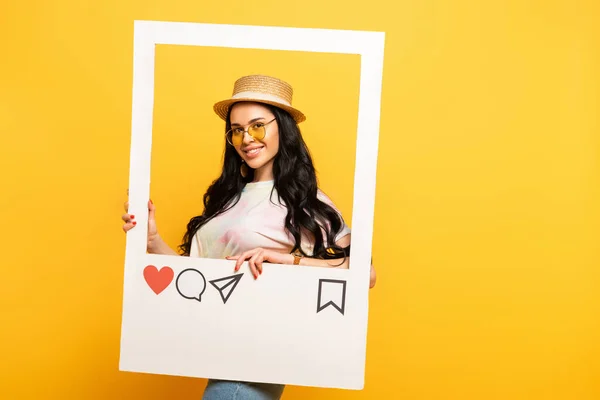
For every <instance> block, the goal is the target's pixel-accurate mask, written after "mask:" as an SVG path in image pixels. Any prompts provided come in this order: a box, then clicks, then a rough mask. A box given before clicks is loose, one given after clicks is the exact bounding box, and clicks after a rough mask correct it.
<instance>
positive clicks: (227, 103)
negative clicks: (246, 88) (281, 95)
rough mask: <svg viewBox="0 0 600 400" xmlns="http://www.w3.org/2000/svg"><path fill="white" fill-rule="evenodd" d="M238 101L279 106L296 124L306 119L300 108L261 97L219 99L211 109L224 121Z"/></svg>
mask: <svg viewBox="0 0 600 400" xmlns="http://www.w3.org/2000/svg"><path fill="white" fill-rule="evenodd" d="M240 102H251V103H263V104H270V105H272V106H275V107H279V108H281V109H283V110H285V111H287V112H288V113H289V114H290V115H291V116H292V118H293V119H294V121H296V123H297V124H299V123H300V122H303V121H305V120H306V116H305V115H304V114H303V113H302V112H301V111H300V110H297V109H295V108H294V107H290V106H288V105H286V104H282V103H278V102H276V101H270V100H262V99H252V98H239V99H227V100H223V101H219V102H218V103H215V105H214V106H213V109H214V111H215V113H217V115H218V116H219V117H220V118H221V119H222V120H223V121H225V120H227V113H228V112H229V108H230V107H231V106H232V105H234V104H235V103H240Z"/></svg>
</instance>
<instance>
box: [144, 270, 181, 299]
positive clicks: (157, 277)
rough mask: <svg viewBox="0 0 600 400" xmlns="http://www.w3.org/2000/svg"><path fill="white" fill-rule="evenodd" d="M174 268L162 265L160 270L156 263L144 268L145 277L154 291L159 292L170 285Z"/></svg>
mask: <svg viewBox="0 0 600 400" xmlns="http://www.w3.org/2000/svg"><path fill="white" fill-rule="evenodd" d="M173 275H174V274H173V270H172V269H171V268H169V267H162V268H161V269H160V271H159V270H158V269H157V268H156V267H155V266H154V265H148V266H147V267H146V268H144V279H146V283H147V284H148V286H150V289H152V290H153V291H154V293H156V294H159V293H160V292H162V291H163V290H165V289H166V288H167V286H169V284H170V283H171V281H172V280H173Z"/></svg>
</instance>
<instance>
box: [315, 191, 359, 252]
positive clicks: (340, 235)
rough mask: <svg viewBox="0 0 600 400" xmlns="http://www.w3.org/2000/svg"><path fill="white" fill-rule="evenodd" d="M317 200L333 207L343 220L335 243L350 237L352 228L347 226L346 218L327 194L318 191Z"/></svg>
mask: <svg viewBox="0 0 600 400" xmlns="http://www.w3.org/2000/svg"><path fill="white" fill-rule="evenodd" d="M317 198H318V199H319V200H321V201H323V202H325V203H327V204H328V205H329V206H331V207H333V209H334V210H335V211H336V212H337V213H338V214H339V215H340V218H342V229H341V230H340V232H339V233H338V234H337V236H336V237H335V241H336V242H337V241H338V240H340V239H341V238H343V237H344V236H346V235H348V234H349V233H350V232H351V230H350V227H349V226H348V225H347V224H346V221H345V219H344V217H343V216H342V213H341V212H340V210H339V209H338V208H337V207H336V206H335V204H334V203H333V201H332V200H331V199H330V198H329V196H327V195H326V194H325V193H323V192H322V191H321V189H319V190H318V191H317Z"/></svg>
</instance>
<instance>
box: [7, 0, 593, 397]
mask: <svg viewBox="0 0 600 400" xmlns="http://www.w3.org/2000/svg"><path fill="white" fill-rule="evenodd" d="M86 3H87V4H86ZM492 3H493V4H492ZM599 8H600V7H599V6H598V5H597V3H596V4H595V3H594V2H593V1H587V2H586V1H566V0H562V1H559V0H557V1H516V0H515V1H505V2H478V1H419V2H416V1H415V2H390V1H369V2H364V3H358V2H357V3H348V2H342V1H331V2H323V1H312V0H310V1H305V2H301V3H291V2H288V3H282V2H279V1H271V0H266V1H264V2H242V1H238V0H232V1H229V2H223V3H221V4H218V3H217V2H210V3H203V2H197V1H173V2H167V1H163V0H157V1H154V2H142V1H131V2H127V3H124V2H117V1H112V0H109V1H103V2H93V3H92V2H78V1H74V0H62V1H54V2H42V1H29V2H25V1H23V2H17V1H12V2H6V1H5V2H3V3H2V5H0V45H1V56H0V167H1V169H0V171H1V172H0V188H1V196H0V213H1V214H0V221H1V224H2V228H3V229H2V233H1V235H2V242H1V243H2V247H1V249H2V255H3V259H2V270H1V271H2V286H1V287H2V292H1V293H2V295H1V297H0V299H1V303H0V307H1V308H0V317H1V327H0V359H1V360H2V361H1V362H0V398H3V399H4V398H6V399H21V398H32V399H33V398H35V399H66V398H69V399H71V398H73V399H95V398H98V399H105V398H113V399H131V398H140V399H165V398H178V399H198V398H200V396H201V393H202V388H203V386H204V381H203V380H196V379H190V378H181V377H168V376H158V375H138V374H131V373H122V372H119V371H118V353H119V332H120V316H121V314H120V312H121V294H122V275H123V273H122V268H123V261H124V244H125V235H124V234H123V232H122V231H120V226H121V222H120V220H119V216H120V214H121V213H122V208H121V207H122V203H123V201H124V200H125V196H124V194H125V191H126V188H127V185H128V169H129V138H130V137H129V135H130V116H131V71H132V32H133V20H134V19H156V20H172V21H193V22H214V23H233V24H254V25H273V26H298V27H317V28H339V29H361V30H377V31H385V32H386V34H387V40H386V59H385V70H384V79H383V83H384V86H383V98H382V124H381V141H380V153H379V162H378V167H379V169H378V181H377V198H376V214H375V232H374V258H375V263H376V266H377V271H378V277H379V281H378V284H377V287H376V288H375V289H374V290H372V291H371V293H370V316H369V335H368V353H367V373H366V388H365V390H364V391H361V392H347V391H340V390H325V389H315V388H296V387H291V388H288V390H287V392H286V394H285V396H284V398H286V399H305V398H311V399H395V398H398V399H418V400H422V399H561V400H562V399H577V400H579V399H586V400H587V399H597V398H600V384H599V383H598V382H599V381H600V362H599V361H598V360H599V359H600V344H599V343H600V341H599V340H598V338H599V336H600V335H599V334H600V323H599V321H600V291H599V289H600V274H599V273H598V266H599V265H600V251H599V247H600V228H599V226H600V213H599V208H600V207H599V204H600V203H599V202H600V193H599V185H598V184H599V178H600V175H599V173H600V165H599V163H598V151H599V149H600V141H599V133H600V132H599V130H600V127H599V123H598V110H599V109H600V107H599V105H600V104H599V101H598V99H599V95H600V78H599V77H598V71H600V54H599V53H600V39H598V38H600V28H598V27H597V26H594V22H596V21H597V20H598V17H599V16H600V9H599ZM217 53H218V55H219V57H225V56H226V54H225V52H219V51H216V50H215V51H214V53H213V54H217ZM170 57H172V58H170ZM186 57H190V58H192V59H194V62H197V61H199V57H202V56H201V55H200V53H195V52H190V53H188V54H186V51H182V50H172V49H169V48H165V49H159V50H158V53H157V59H158V60H162V63H161V64H159V65H157V93H158V92H159V91H160V92H161V93H162V94H163V95H164V97H163V98H162V100H159V99H157V110H163V111H162V113H159V114H157V120H156V121H155V128H156V129H157V132H158V133H159V134H160V137H159V138H158V139H157V141H158V143H160V144H161V146H160V147H157V149H156V150H157V153H156V154H157V159H155V160H153V172H155V171H156V181H154V180H153V189H152V190H153V196H154V195H156V196H157V200H156V202H157V205H160V204H164V207H162V206H161V208H159V211H158V214H157V217H158V218H160V219H159V223H160V229H162V230H164V231H165V234H166V235H167V236H168V238H169V240H170V241H172V242H177V240H178V239H179V236H180V234H181V233H182V232H181V229H182V226H181V222H182V221H184V220H185V219H186V218H187V217H188V216H189V215H188V213H192V212H193V210H194V205H195V204H196V203H197V201H198V199H199V196H200V194H199V192H201V191H202V189H203V186H202V185H204V184H205V183H204V181H202V180H201V179H206V178H205V177H206V176H212V174H213V173H214V171H215V170H214V169H213V170H212V171H206V174H207V175H202V176H203V177H204V178H201V179H199V180H198V181H196V182H197V183H195V184H197V185H199V186H197V187H196V188H193V187H187V185H186V184H185V183H183V184H174V183H173V182H170V181H169V176H170V174H175V173H177V172H178V171H182V170H183V169H184V168H188V167H194V166H195V165H196V164H194V163H191V164H190V163H189V157H190V155H189V154H187V155H185V156H182V157H181V158H182V159H181V160H175V159H174V158H173V156H169V154H176V153H177V152H178V151H179V150H180V148H178V147H175V146H177V142H178V141H180V140H182V138H186V139H185V140H192V141H193V140H197V143H191V142H190V143H188V144H186V146H194V145H196V146H200V145H204V142H202V141H200V140H199V139H198V138H197V137H195V138H191V139H190V135H191V134H196V133H197V132H198V130H197V129H196V128H197V127H198V126H197V125H196V126H194V125H193V124H196V123H198V121H199V119H198V118H199V116H198V115H192V114H193V110H192V108H194V106H197V109H198V110H199V111H198V112H205V111H206V110H205V109H206V104H203V103H201V102H199V103H198V104H197V105H194V104H191V103H185V104H184V103H183V102H180V103H176V104H172V105H173V106H177V108H175V109H169V106H168V104H167V102H166V101H167V99H168V98H169V96H171V97H173V98H177V94H178V93H179V94H183V93H185V98H186V99H189V98H190V96H192V94H191V93H189V92H184V91H185V90H192V89H190V88H187V89H186V88H183V87H179V88H178V87H177V86H176V83H177V81H176V79H175V78H171V79H172V80H171V81H168V80H166V81H164V80H163V81H160V79H159V78H160V77H161V76H165V77H166V76H167V75H168V72H169V70H170V69H175V68H177V64H176V63H177V62H178V61H179V60H183V59H185V58H186ZM272 57H273V60H275V62H276V63H280V62H281V61H277V57H279V56H276V55H273V56H272ZM289 57H290V58H293V57H294V56H293V55H289ZM324 57H325V56H324ZM315 60H316V59H315ZM315 60H312V61H310V62H307V63H308V65H309V66H308V68H309V70H310V69H311V68H314V69H315V70H317V67H316V66H315V65H314V64H313V63H316V62H317V61H315ZM230 62H232V63H238V62H244V61H243V58H242V59H237V58H236V59H235V60H231V61H230ZM170 63H171V64H170ZM204 63H205V64H204V65H200V64H198V70H197V73H198V75H203V74H204V73H205V71H221V72H219V73H220V74H221V75H219V77H218V78H223V79H222V81H228V80H230V78H231V77H232V76H233V75H234V74H236V73H237V72H238V71H240V70H237V69H235V68H234V67H232V66H231V65H229V64H227V63H225V62H223V58H220V59H219V63H218V64H217V63H213V62H212V61H211V59H204ZM338 63H340V64H339V65H340V71H341V72H340V74H342V75H341V78H340V79H341V80H334V81H332V82H331V83H329V82H328V81H327V80H326V79H325V78H324V77H323V76H320V75H315V76H313V77H312V78H310V77H309V75H308V74H303V73H296V72H294V71H295V68H303V67H304V65H303V64H298V65H291V66H290V65H286V66H281V65H280V66H273V68H274V69H273V71H277V70H278V68H280V69H279V71H282V73H286V74H295V75H290V76H291V78H293V79H294V81H296V82H297V84H296V85H297V86H298V87H297V91H298V97H297V100H298V102H299V104H302V105H303V106H305V107H304V108H305V109H306V108H308V109H311V108H312V107H315V108H314V109H313V110H311V112H313V115H316V117H315V118H316V120H314V121H312V122H311V125H309V124H308V123H307V125H306V128H303V129H306V130H307V131H309V130H310V131H313V132H316V131H317V130H318V129H325V128H327V129H331V127H332V125H331V124H332V123H333V121H336V123H338V122H339V121H345V122H343V123H346V124H348V125H347V127H352V124H355V123H356V121H355V120H353V119H352V118H354V116H353V114H351V115H349V116H348V118H350V120H347V119H345V118H341V119H338V118H339V115H336V112H338V113H339V110H337V109H336V107H332V108H331V113H332V115H331V119H330V118H328V117H327V115H326V114H325V113H324V112H323V110H320V111H314V110H316V105H314V104H313V101H322V99H319V98H318V96H316V95H315V94H314V92H311V91H312V90H313V89H312V88H313V87H315V86H314V85H315V83H316V84H319V85H320V84H322V85H330V87H335V86H336V85H339V84H340V82H342V83H343V82H344V80H343V78H345V77H348V78H350V77H353V76H356V73H357V72H356V71H357V68H358V67H357V64H356V63H357V61H356V60H355V59H353V58H350V60H349V61H348V65H345V64H344V66H343V68H342V65H341V64H343V62H342V58H341V57H331V58H330V59H328V61H327V64H326V67H325V68H329V66H331V67H332V68H335V66H336V65H338ZM189 68H190V67H189V66H188V67H186V68H185V70H184V71H183V73H184V75H183V76H189V73H190V70H189ZM161 71H162V72H161ZM164 79H167V78H164ZM310 79H314V80H315V82H311V81H310ZM161 82H163V83H161ZM196 82H205V81H204V80H198V81H196ZM206 82H207V83H206V84H207V85H209V86H210V89H209V90H211V91H214V92H212V93H215V96H216V95H217V93H218V97H222V96H223V92H228V91H229V88H224V87H223V86H221V79H215V80H214V82H213V81H210V80H207V81H206ZM179 84H181V85H184V84H185V81H181V82H179ZM161 85H162V86H161ZM311 85H313V86H311ZM352 85H353V84H352V83H350V86H349V87H347V88H346V87H344V86H342V89H341V90H343V91H344V92H343V93H344V94H348V93H350V95H351V96H355V95H356V93H355V90H356V87H355V86H352ZM207 87H208V86H207ZM302 87H306V88H307V89H306V91H304V89H302V90H301V89H300V88H302ZM352 93H354V94H352ZM325 95H327V96H332V98H335V97H334V96H337V94H332V93H326V94H323V96H325ZM202 96H203V98H204V96H206V97H205V98H206V99H209V98H210V97H211V96H212V94H211V95H210V96H208V94H203V95H202ZM295 100H296V99H295ZM355 100H356V99H355V98H354V99H348V100H347V101H345V102H343V107H347V109H348V110H350V109H352V107H355V103H353V101H354V102H355ZM161 101H162V103H161ZM186 101H187V100H186ZM202 101H204V100H202ZM332 103H333V102H332ZM180 106H181V107H180ZM340 107H342V106H340ZM178 110H181V111H178ZM206 115H209V114H206ZM333 118H335V120H334V119H333ZM171 120H172V121H178V122H177V124H176V125H174V126H167V124H168V123H169V121H171ZM186 121H187V122H189V123H190V124H189V125H186V123H185V122H186ZM319 121H320V122H321V123H324V124H325V125H323V126H321V125H319V124H318V122H319ZM307 122H308V121H307ZM207 123H208V124H210V125H207V126H206V129H207V132H208V130H210V132H213V131H214V132H220V130H218V128H219V127H220V125H219V124H218V121H216V122H215V121H214V116H211V117H210V120H209V122H207ZM212 124H214V125H212ZM213 127H217V128H213ZM185 129H188V131H185ZM215 129H217V130H215ZM169 130H171V132H172V134H173V137H172V139H170V138H169V136H168V135H169ZM342 131H343V130H342V129H340V130H335V129H334V130H332V132H333V133H332V134H333V135H336V136H334V137H335V138H337V141H334V146H335V145H340V146H342V148H343V149H345V151H346V153H347V152H348V151H349V150H350V148H349V147H343V146H349V145H348V143H347V141H345V140H344V137H342ZM207 134H208V133H207ZM317 136H318V135H315V136H313V139H312V140H315V143H316V144H315V145H314V146H313V147H314V151H315V153H317V154H316V157H317V162H318V166H319V165H320V166H321V167H320V170H323V173H324V174H325V176H324V177H323V178H322V179H323V180H324V182H323V183H324V185H326V189H327V190H329V191H332V192H333V193H334V195H335V198H336V201H337V202H340V203H341V206H342V208H343V210H344V213H345V214H347V213H348V212H351V211H349V210H350V209H351V202H350V201H349V200H348V199H347V196H346V194H347V191H348V190H349V185H351V176H350V175H348V173H347V171H342V172H340V171H337V172H336V169H335V164H334V163H335V162H334V161H333V159H332V158H331V157H334V156H336V154H335V152H334V151H333V150H331V151H330V153H329V154H328V151H329V150H328V149H329V147H330V146H331V142H328V139H322V140H323V141H322V142H319V141H318V140H319V139H317ZM319 137H320V136H319ZM216 143H217V146H220V144H218V142H216ZM169 146H171V147H169ZM169 149H170V150H169ZM220 149H221V147H218V148H217V149H216V152H217V155H215V151H213V152H210V153H209V152H208V151H207V152H206V154H211V156H212V157H217V158H218V152H219V151H220ZM169 151H171V153H169ZM182 151H185V152H187V151H189V149H188V148H185V149H182ZM343 151H344V150H342V151H341V153H343ZM161 152H162V153H161ZM169 157H171V158H169ZM161 160H162V161H161ZM169 160H171V161H173V162H178V163H179V164H176V165H173V166H170V167H168V166H167V167H165V168H163V167H162V166H164V165H167V164H168V163H167V161H169ZM345 162H346V163H350V164H348V165H352V162H353V160H350V159H346V161H345ZM205 165H207V166H208V165H213V168H214V163H213V164H210V163H208V162H207V163H206V164H205ZM161 171H162V172H161ZM161 174H162V175H161ZM185 174H187V175H185V176H186V177H188V178H190V177H192V176H194V174H193V173H190V171H185ZM336 174H339V175H336ZM349 180H350V181H349ZM171 191H175V192H171ZM176 206H180V207H182V208H181V210H179V211H178V210H176V209H175V207H176ZM163 210H164V211H163ZM176 211H177V212H176ZM178 218H179V219H178Z"/></svg>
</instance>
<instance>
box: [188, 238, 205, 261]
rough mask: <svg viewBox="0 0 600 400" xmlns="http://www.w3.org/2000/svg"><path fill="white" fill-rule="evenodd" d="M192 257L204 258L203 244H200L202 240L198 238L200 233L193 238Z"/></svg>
mask: <svg viewBox="0 0 600 400" xmlns="http://www.w3.org/2000/svg"><path fill="white" fill-rule="evenodd" d="M190 257H204V254H203V252H202V244H201V243H200V238H199V237H198V232H196V234H195V235H194V236H193V237H192V241H191V245H190Z"/></svg>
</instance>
